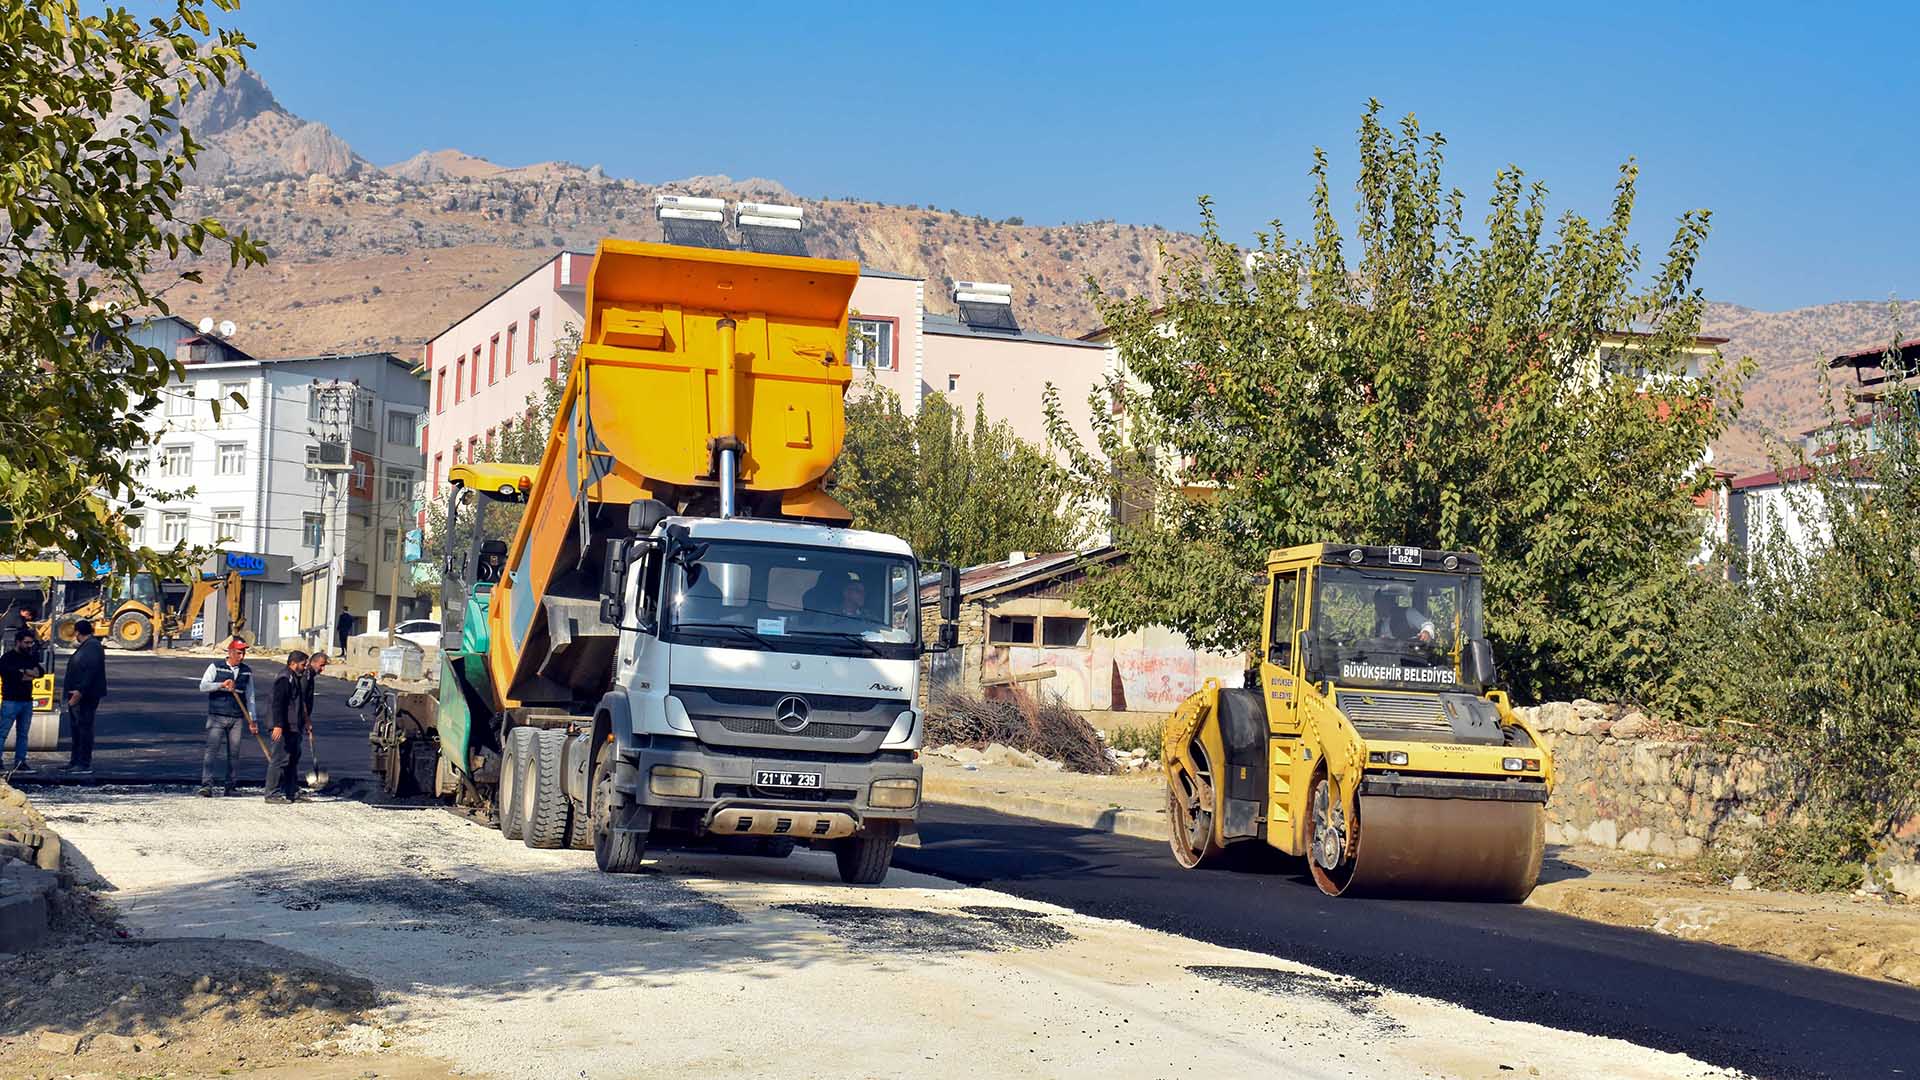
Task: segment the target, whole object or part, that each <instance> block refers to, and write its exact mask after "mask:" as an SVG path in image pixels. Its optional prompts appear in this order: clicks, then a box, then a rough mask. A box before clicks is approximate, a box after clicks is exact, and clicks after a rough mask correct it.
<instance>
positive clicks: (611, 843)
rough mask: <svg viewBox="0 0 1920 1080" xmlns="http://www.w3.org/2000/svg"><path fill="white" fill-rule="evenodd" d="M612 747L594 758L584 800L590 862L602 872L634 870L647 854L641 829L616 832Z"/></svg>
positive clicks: (614, 872)
mask: <svg viewBox="0 0 1920 1080" xmlns="http://www.w3.org/2000/svg"><path fill="white" fill-rule="evenodd" d="M613 754H614V751H613V748H612V747H610V746H609V747H605V748H602V749H601V751H600V754H599V756H598V757H596V758H595V759H594V762H593V788H592V790H591V791H589V792H588V794H589V795H590V796H591V801H589V802H588V804H587V811H588V814H587V816H588V820H589V821H590V822H591V824H590V825H589V828H590V829H591V830H592V833H593V862H594V865H595V866H598V867H599V868H600V871H601V873H605V874H637V873H639V872H640V864H641V862H642V861H644V860H645V858H646V855H647V837H646V834H644V833H635V832H615V831H613V829H612V828H611V824H612V821H613Z"/></svg>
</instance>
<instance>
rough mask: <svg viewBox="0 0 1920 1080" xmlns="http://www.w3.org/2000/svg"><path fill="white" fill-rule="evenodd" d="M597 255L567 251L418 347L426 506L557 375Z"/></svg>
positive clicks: (520, 418)
mask: <svg viewBox="0 0 1920 1080" xmlns="http://www.w3.org/2000/svg"><path fill="white" fill-rule="evenodd" d="M592 263H593V256H592V255H590V254H587V253H585V252H579V251H562V252H560V253H559V254H557V255H555V256H553V257H552V258H550V259H548V260H546V261H545V262H543V263H541V264H540V265H539V266H537V267H535V268H534V269H533V270H531V271H529V272H528V273H527V275H526V276H525V277H523V278H521V279H520V280H519V281H516V282H514V283H513V284H512V285H509V286H507V287H506V288H505V289H504V290H502V291H501V292H500V293H498V294H497V295H495V296H494V297H493V298H492V299H490V300H488V301H487V302H486V303H484V304H481V305H480V306H479V307H477V308H475V309H474V310H473V311H472V312H470V313H468V314H467V315H465V316H463V317H462V318H460V319H459V320H458V321H456V322H455V323H454V324H453V325H452V326H449V327H447V328H446V329H445V330H442V331H440V332H439V333H438V334H435V335H434V336H433V337H432V338H431V339H430V340H428V342H427V344H426V347H425V348H424V349H422V350H421V363H422V364H423V366H424V368H425V371H426V374H427V377H428V383H429V386H428V393H429V398H428V402H427V417H426V423H425V424H423V425H422V426H421V430H422V432H423V434H422V435H421V448H422V450H423V452H424V453H425V455H426V463H427V477H426V492H425V495H426V497H427V501H428V503H429V505H432V504H434V503H437V502H439V499H440V495H441V484H442V481H443V480H444V479H445V477H446V475H447V470H448V469H450V468H452V467H453V466H454V465H457V464H459V463H460V462H463V461H471V460H473V456H474V454H475V453H476V452H478V451H479V449H480V447H482V446H483V445H485V444H486V442H487V440H488V438H489V437H491V436H494V435H498V434H501V433H502V431H503V430H505V429H509V428H511V427H512V425H514V424H517V423H524V422H525V420H526V415H527V410H528V409H529V407H530V403H531V401H532V399H534V398H535V397H537V396H538V395H539V393H540V389H541V387H542V386H543V385H544V384H545V382H546V380H547V379H549V378H554V377H556V376H557V375H558V374H559V370H560V360H559V355H558V353H557V351H556V350H555V347H554V346H555V344H556V343H557V342H559V341H561V340H563V339H565V338H566V337H568V336H569V335H570V334H571V333H573V332H576V331H578V329H579V328H580V327H581V326H583V325H585V320H584V318H583V317H582V314H581V313H582V311H583V310H584V308H585V305H586V300H587V268H588V267H589V266H590V265H592Z"/></svg>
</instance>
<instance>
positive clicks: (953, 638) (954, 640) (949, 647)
mask: <svg viewBox="0 0 1920 1080" xmlns="http://www.w3.org/2000/svg"><path fill="white" fill-rule="evenodd" d="M939 641H940V651H941V652H952V651H953V650H955V649H957V648H959V647H960V624H959V623H951V622H943V623H941V624H940V636H939Z"/></svg>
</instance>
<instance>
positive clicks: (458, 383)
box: [453, 356, 467, 405]
mask: <svg viewBox="0 0 1920 1080" xmlns="http://www.w3.org/2000/svg"><path fill="white" fill-rule="evenodd" d="M466 394H467V358H466V357H464V356H463V357H461V358H460V359H458V360H455V361H454V362H453V403H454V404H455V405H458V404H460V403H461V402H462V401H465V400H466Z"/></svg>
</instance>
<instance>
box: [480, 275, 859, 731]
mask: <svg viewBox="0 0 1920 1080" xmlns="http://www.w3.org/2000/svg"><path fill="white" fill-rule="evenodd" d="M859 275H860V269H859V266H858V265H857V264H855V263H851V262H845V261H840V260H831V259H809V258H797V257H791V256H783V255H764V254H758V253H752V252H737V251H719V250H709V249H705V248H691V247H679V246H674V245H667V244H645V243H638V242H633V241H624V240H604V241H602V242H601V244H600V249H599V252H598V253H597V254H596V255H595V256H594V260H593V267H592V270H591V271H590V273H589V276H588V279H587V293H586V304H587V310H586V320H587V323H586V326H585V328H584V329H583V332H582V334H581V346H580V351H579V354H578V356H577V357H576V358H575V360H574V362H573V365H572V368H571V370H570V372H569V374H568V377H567V385H566V390H565V395H564V397H563V399H562V401H561V403H560V406H559V409H558V411H557V414H556V417H555V421H554V426H553V430H552V432H551V433H550V435H549V436H548V440H547V449H546V453H545V454H544V456H543V457H542V460H541V463H540V469H539V473H538V475H537V476H536V478H535V480H534V483H533V487H532V489H531V490H530V491H529V492H528V505H527V511H526V515H525V517H524V519H523V520H522V522H521V524H520V528H519V531H518V532H517V533H516V534H515V536H514V538H513V541H512V543H511V545H510V547H509V550H508V553H507V563H506V565H507V567H508V571H509V576H508V577H507V578H506V579H504V580H503V581H502V583H501V587H500V588H499V589H497V590H496V591H495V599H494V601H493V603H492V606H491V610H490V613H489V620H490V622H491V624H492V625H491V634H490V641H489V667H490V668H491V669H492V672H493V678H494V686H495V690H496V692H497V694H498V695H499V697H500V699H501V700H503V701H527V702H539V701H557V700H560V699H562V698H563V697H564V696H565V695H566V693H567V692H568V689H569V687H570V686H572V687H575V688H582V687H584V685H585V684H584V683H583V682H581V681H579V680H578V679H576V678H574V676H576V675H584V673H585V672H586V670H587V669H590V668H591V667H593V666H594V665H595V664H597V663H598V659H597V653H598V650H599V649H601V648H610V646H609V645H606V644H605V638H606V633H605V630H604V629H603V628H600V627H599V626H598V619H597V592H596V588H597V578H596V577H595V575H594V574H593V573H590V572H588V569H587V568H588V567H589V566H590V565H597V564H595V563H594V560H595V558H596V556H597V554H598V553H597V552H594V551H592V550H588V551H586V552H584V553H583V552H582V550H581V548H580V536H581V533H582V525H583V523H584V524H585V525H586V526H587V528H588V531H589V532H590V534H591V536H592V537H593V539H595V540H597V539H600V538H603V537H604V536H611V535H615V534H616V532H617V530H618V529H620V528H621V527H622V525H623V523H624V520H625V508H626V507H627V506H628V505H629V504H630V503H632V502H633V501H634V500H637V499H649V498H651V499H658V500H660V501H662V502H665V503H667V504H668V505H669V506H670V507H671V508H673V509H674V510H675V511H678V512H682V513H695V514H700V513H712V512H714V511H715V510H716V509H717V507H718V502H717V500H718V491H719V488H720V477H719V475H718V474H717V470H716V463H717V460H718V455H717V450H718V449H719V448H722V447H728V446H731V447H735V448H737V449H736V452H737V455H738V461H739V465H738V468H737V474H736V490H737V498H738V501H739V504H740V512H742V513H744V514H748V515H752V516H759V517H774V516H785V517H803V518H811V519H820V520H841V521H843V520H846V518H847V516H848V515H847V513H846V510H845V509H844V508H843V507H841V506H840V505H839V504H838V503H837V502H835V501H834V500H833V499H832V498H831V497H829V496H828V495H827V494H826V493H825V492H824V491H822V490H821V487H820V485H821V482H822V480H823V478H824V477H825V475H826V472H827V469H828V468H829V467H830V466H831V465H832V464H833V461H834V459H835V458H836V457H837V456H838V455H839V453H840V447H841V443H842V442H843V440H844V438H845V422H846V421H845V411H844V405H843V400H842V399H843V397H844V395H845V394H846V389H847V385H848V383H849V382H850V381H851V378H852V370H851V368H849V367H848V365H847V363H846V358H845V356H844V355H843V354H844V351H845V348H846V340H847V305H848V302H849V301H850V300H851V298H852V295H853V287H854V283H855V282H856V281H857V280H858V279H859ZM728 341H730V342H731V343H732V344H731V349H730V350H729V348H728V347H727V345H726V342H728ZM729 353H730V354H731V355H729ZM600 508H605V509H604V510H601V509H600ZM583 555H584V559H583ZM560 652H566V653H570V654H571V656H570V657H567V658H562V657H558V656H556V653H560ZM609 655H610V654H609ZM557 660H558V661H561V662H556V661H557Z"/></svg>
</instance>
